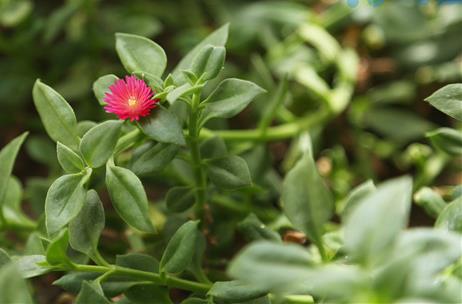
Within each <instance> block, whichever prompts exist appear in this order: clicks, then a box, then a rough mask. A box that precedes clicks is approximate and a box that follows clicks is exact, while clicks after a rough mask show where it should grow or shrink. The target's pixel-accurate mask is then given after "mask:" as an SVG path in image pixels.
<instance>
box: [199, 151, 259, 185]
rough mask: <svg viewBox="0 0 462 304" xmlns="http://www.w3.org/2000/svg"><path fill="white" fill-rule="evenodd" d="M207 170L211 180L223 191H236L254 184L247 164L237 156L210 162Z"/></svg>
mask: <svg viewBox="0 0 462 304" xmlns="http://www.w3.org/2000/svg"><path fill="white" fill-rule="evenodd" d="M206 170H207V174H208V176H209V178H210V180H211V181H212V182H213V183H214V184H215V185H216V186H218V187H220V188H223V189H227V190H234V189H238V188H242V187H246V186H250V185H251V184H252V180H251V177H250V171H249V167H248V166H247V163H246V162H245V160H244V159H243V158H241V157H239V156H236V155H228V156H225V157H221V158H215V159H211V160H208V161H207V167H206Z"/></svg>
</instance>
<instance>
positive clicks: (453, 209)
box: [435, 197, 462, 233]
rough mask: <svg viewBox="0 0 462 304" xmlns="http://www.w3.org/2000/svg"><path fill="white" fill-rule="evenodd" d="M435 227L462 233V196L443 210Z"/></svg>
mask: <svg viewBox="0 0 462 304" xmlns="http://www.w3.org/2000/svg"><path fill="white" fill-rule="evenodd" d="M435 227H438V228H443V229H446V230H449V231H455V232H459V233H462V197H458V198H457V199H455V200H454V201H452V202H450V203H449V204H448V205H447V206H446V207H445V208H444V209H443V211H441V213H440V215H439V216H438V218H437V220H436V223H435Z"/></svg>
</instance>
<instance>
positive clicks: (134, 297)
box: [125, 284, 173, 304]
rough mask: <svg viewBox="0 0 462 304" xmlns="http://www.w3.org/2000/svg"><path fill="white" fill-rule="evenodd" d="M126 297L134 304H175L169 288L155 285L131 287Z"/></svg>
mask: <svg viewBox="0 0 462 304" xmlns="http://www.w3.org/2000/svg"><path fill="white" fill-rule="evenodd" d="M125 296H126V297H127V298H128V299H129V300H130V303H133V304H146V303H156V304H173V302H172V301H171V300H170V296H169V292H168V288H166V287H161V286H156V285H154V284H142V285H136V286H133V287H130V288H129V289H128V290H127V291H126V292H125Z"/></svg>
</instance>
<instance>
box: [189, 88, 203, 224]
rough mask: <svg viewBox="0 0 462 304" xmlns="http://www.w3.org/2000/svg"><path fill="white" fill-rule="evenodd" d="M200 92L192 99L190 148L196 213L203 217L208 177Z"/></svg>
mask: <svg viewBox="0 0 462 304" xmlns="http://www.w3.org/2000/svg"><path fill="white" fill-rule="evenodd" d="M199 94H200V93H195V94H193V96H192V100H191V115H190V117H189V140H188V143H189V149H190V151H191V160H192V167H193V171H194V177H195V180H196V187H197V189H196V192H195V193H196V214H197V216H198V217H199V218H202V214H203V212H204V205H205V189H206V188H207V179H206V176H205V173H204V169H203V167H202V158H201V152H200V149H199V133H200V127H199V123H200V122H199V117H200V109H199V103H200V95H199Z"/></svg>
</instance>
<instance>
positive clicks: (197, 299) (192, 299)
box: [181, 298, 210, 304]
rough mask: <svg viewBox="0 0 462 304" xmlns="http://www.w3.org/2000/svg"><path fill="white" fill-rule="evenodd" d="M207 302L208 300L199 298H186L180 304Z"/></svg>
mask: <svg viewBox="0 0 462 304" xmlns="http://www.w3.org/2000/svg"><path fill="white" fill-rule="evenodd" d="M208 303H210V302H209V301H207V300H204V299H199V298H187V299H186V300H184V301H183V302H181V304H208Z"/></svg>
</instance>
